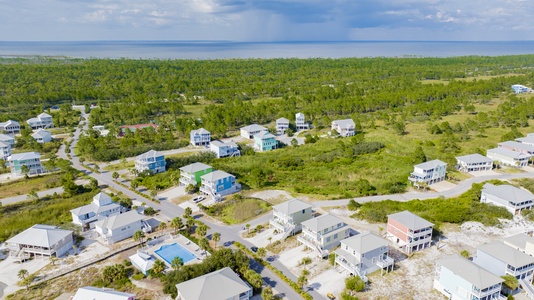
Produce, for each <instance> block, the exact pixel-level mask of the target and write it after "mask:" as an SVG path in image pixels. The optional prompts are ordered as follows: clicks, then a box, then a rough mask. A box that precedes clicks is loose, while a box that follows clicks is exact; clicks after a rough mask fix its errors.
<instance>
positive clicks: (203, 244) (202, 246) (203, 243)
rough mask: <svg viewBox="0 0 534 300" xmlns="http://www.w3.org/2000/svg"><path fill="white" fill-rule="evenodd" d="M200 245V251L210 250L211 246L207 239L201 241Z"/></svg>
mask: <svg viewBox="0 0 534 300" xmlns="http://www.w3.org/2000/svg"><path fill="white" fill-rule="evenodd" d="M198 245H199V246H200V249H202V250H204V251H207V250H208V249H209V247H210V244H209V242H208V239H207V238H202V239H200V241H198ZM204 254H205V253H204Z"/></svg>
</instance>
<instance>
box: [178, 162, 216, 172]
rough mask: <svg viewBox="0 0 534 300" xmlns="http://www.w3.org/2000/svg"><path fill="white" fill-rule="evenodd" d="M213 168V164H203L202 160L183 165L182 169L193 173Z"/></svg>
mask: <svg viewBox="0 0 534 300" xmlns="http://www.w3.org/2000/svg"><path fill="white" fill-rule="evenodd" d="M211 168H212V167H211V166H208V165H206V164H203V163H201V162H196V163H192V164H190V165H187V166H183V167H181V168H180V171H182V172H187V173H190V174H193V173H196V172H198V171H202V170H206V169H211Z"/></svg>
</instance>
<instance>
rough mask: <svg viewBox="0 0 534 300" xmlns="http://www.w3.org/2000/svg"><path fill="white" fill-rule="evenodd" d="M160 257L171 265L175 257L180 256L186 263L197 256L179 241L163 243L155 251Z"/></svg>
mask: <svg viewBox="0 0 534 300" xmlns="http://www.w3.org/2000/svg"><path fill="white" fill-rule="evenodd" d="M154 252H155V253H156V254H157V255H158V256H159V257H161V258H162V259H163V260H165V261H166V262H167V263H168V264H169V265H171V264H172V260H173V259H174V258H175V257H180V258H181V259H182V261H183V262H184V264H185V263H186V262H188V261H190V260H193V259H195V258H196V256H195V255H194V254H193V253H191V252H190V251H189V250H187V249H185V248H184V247H182V246H181V245H180V244H178V243H174V244H170V245H163V246H161V247H159V249H158V250H156V251H154Z"/></svg>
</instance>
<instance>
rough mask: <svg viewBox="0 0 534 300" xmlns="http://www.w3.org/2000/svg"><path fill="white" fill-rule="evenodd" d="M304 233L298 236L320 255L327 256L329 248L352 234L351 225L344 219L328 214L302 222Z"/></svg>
mask: <svg viewBox="0 0 534 300" xmlns="http://www.w3.org/2000/svg"><path fill="white" fill-rule="evenodd" d="M301 225H302V234H301V235H300V236H299V237H298V238H297V240H298V241H299V242H301V243H302V244H303V245H305V246H306V247H308V248H310V249H312V250H314V251H315V252H316V253H317V255H318V256H320V257H325V256H327V255H328V250H330V249H332V248H334V247H336V246H337V245H339V243H340V242H341V240H344V239H346V238H348V237H349V236H350V232H351V229H350V227H349V226H348V225H347V224H346V223H345V222H343V220H342V219H340V218H338V217H336V216H334V215H330V214H326V215H322V216H319V217H317V218H312V219H309V220H307V221H304V222H302V223H301Z"/></svg>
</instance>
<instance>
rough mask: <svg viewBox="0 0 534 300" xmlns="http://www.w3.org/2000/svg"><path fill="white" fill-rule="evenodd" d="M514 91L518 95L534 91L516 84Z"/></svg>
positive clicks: (513, 87)
mask: <svg viewBox="0 0 534 300" xmlns="http://www.w3.org/2000/svg"><path fill="white" fill-rule="evenodd" d="M512 90H513V91H514V93H516V94H522V93H530V92H532V89H531V88H528V87H526V86H524V85H521V84H514V85H512Z"/></svg>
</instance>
